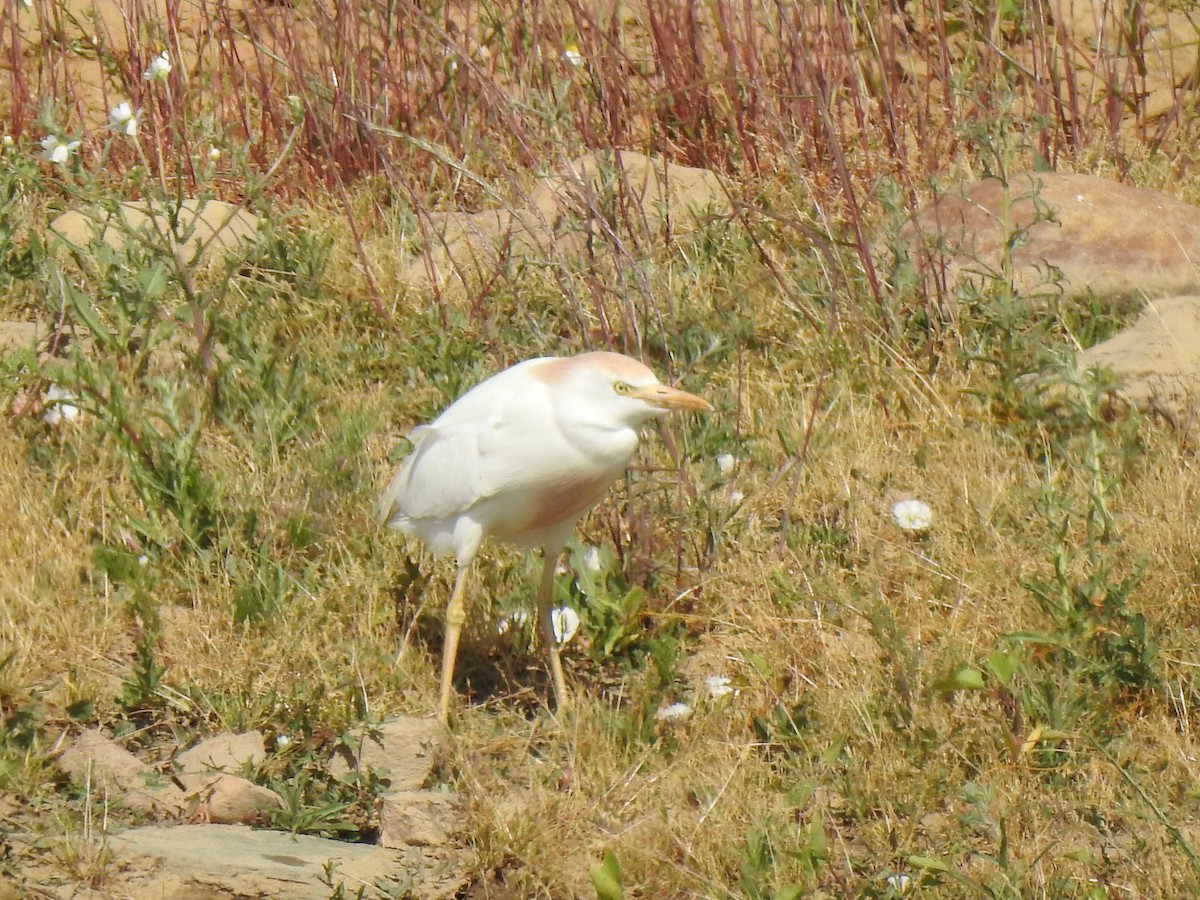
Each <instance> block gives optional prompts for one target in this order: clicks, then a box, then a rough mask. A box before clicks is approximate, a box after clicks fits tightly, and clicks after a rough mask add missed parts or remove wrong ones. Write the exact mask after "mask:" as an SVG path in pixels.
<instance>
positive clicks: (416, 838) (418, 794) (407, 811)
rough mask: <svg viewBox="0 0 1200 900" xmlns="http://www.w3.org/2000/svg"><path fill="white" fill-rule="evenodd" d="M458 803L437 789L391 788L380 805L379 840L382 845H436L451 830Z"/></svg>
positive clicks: (397, 846)
mask: <svg viewBox="0 0 1200 900" xmlns="http://www.w3.org/2000/svg"><path fill="white" fill-rule="evenodd" d="M456 807H457V803H456V802H455V800H454V798H453V797H452V796H450V795H448V794H441V793H438V792H437V791H392V792H390V793H388V794H385V795H384V796H383V798H382V802H381V805H380V808H379V843H380V844H381V845H383V846H384V847H390V848H392V849H398V848H402V847H410V846H417V847H437V846H440V845H442V844H445V843H447V842H448V841H449V840H450V836H451V835H452V834H453V832H454V825H455V822H456Z"/></svg>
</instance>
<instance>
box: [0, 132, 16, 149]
mask: <svg viewBox="0 0 1200 900" xmlns="http://www.w3.org/2000/svg"><path fill="white" fill-rule="evenodd" d="M14 143H16V142H15V141H14V140H13V136H12V135H11V134H6V135H5V136H4V137H2V138H0V145H2V146H3V147H4V149H5V150H11V149H12V146H13V144H14Z"/></svg>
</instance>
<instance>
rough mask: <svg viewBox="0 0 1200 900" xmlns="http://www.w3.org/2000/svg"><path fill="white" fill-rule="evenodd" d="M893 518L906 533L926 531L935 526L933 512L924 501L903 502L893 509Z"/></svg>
mask: <svg viewBox="0 0 1200 900" xmlns="http://www.w3.org/2000/svg"><path fill="white" fill-rule="evenodd" d="M892 518H893V519H895V520H896V524H897V525H899V526H900V527H901V528H903V529H904V530H905V531H925V530H926V529H927V528H928V527H929V526H930V525H931V524H933V510H932V509H930V508H929V504H928V503H926V502H925V501H924V500H901V501H900V502H899V503H897V504H896V505H895V506H893V507H892Z"/></svg>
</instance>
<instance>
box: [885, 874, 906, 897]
mask: <svg viewBox="0 0 1200 900" xmlns="http://www.w3.org/2000/svg"><path fill="white" fill-rule="evenodd" d="M887 883H888V885H889V886H891V888H892V890H894V891H895V892H896V893H897V894H906V893H908V887H909V885H910V884H912V879H911V878H909V877H908V876H907V875H905V874H904V873H903V872H897V873H896V874H895V875H889V876H888V877H887Z"/></svg>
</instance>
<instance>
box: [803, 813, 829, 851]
mask: <svg viewBox="0 0 1200 900" xmlns="http://www.w3.org/2000/svg"><path fill="white" fill-rule="evenodd" d="M808 849H809V853H810V854H811V855H812V858H813V859H821V860H825V859H829V838H828V837H827V836H826V835H825V823H824V822H822V821H821V817H820V816H819V815H818V816H814V817H813V820H812V824H811V825H809V826H808Z"/></svg>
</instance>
